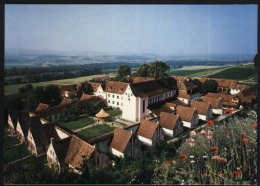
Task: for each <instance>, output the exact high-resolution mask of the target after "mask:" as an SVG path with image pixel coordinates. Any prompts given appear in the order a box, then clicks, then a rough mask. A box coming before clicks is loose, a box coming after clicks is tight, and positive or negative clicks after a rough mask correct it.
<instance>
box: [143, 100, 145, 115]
mask: <svg viewBox="0 0 260 186" xmlns="http://www.w3.org/2000/svg"><path fill="white" fill-rule="evenodd" d="M143 112H145V100H143Z"/></svg>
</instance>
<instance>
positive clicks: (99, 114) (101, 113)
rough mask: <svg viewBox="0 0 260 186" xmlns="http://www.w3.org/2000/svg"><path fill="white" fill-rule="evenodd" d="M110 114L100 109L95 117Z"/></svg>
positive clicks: (104, 116) (103, 116)
mask: <svg viewBox="0 0 260 186" xmlns="http://www.w3.org/2000/svg"><path fill="white" fill-rule="evenodd" d="M109 116H110V114H109V113H107V112H106V111H105V110H104V109H101V110H100V111H99V112H98V113H97V114H96V117H98V118H106V117H109Z"/></svg>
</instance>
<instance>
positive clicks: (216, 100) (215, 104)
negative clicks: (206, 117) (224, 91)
mask: <svg viewBox="0 0 260 186" xmlns="http://www.w3.org/2000/svg"><path fill="white" fill-rule="evenodd" d="M203 102H206V103H210V104H211V106H212V108H213V109H219V105H220V104H222V99H221V98H215V97H209V96H204V97H203Z"/></svg>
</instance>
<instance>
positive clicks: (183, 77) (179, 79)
mask: <svg viewBox="0 0 260 186" xmlns="http://www.w3.org/2000/svg"><path fill="white" fill-rule="evenodd" d="M171 77H173V78H174V79H176V80H177V81H184V80H186V79H188V77H186V76H171Z"/></svg>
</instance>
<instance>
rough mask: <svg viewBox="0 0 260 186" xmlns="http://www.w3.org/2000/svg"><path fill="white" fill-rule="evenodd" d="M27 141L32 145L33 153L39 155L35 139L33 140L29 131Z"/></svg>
mask: <svg viewBox="0 0 260 186" xmlns="http://www.w3.org/2000/svg"><path fill="white" fill-rule="evenodd" d="M27 140H28V142H29V143H30V144H31V145H32V148H31V150H32V152H33V153H35V154H36V155H37V154H38V153H37V147H36V145H35V142H34V139H33V136H32V133H31V130H29V131H28V136H27Z"/></svg>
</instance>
